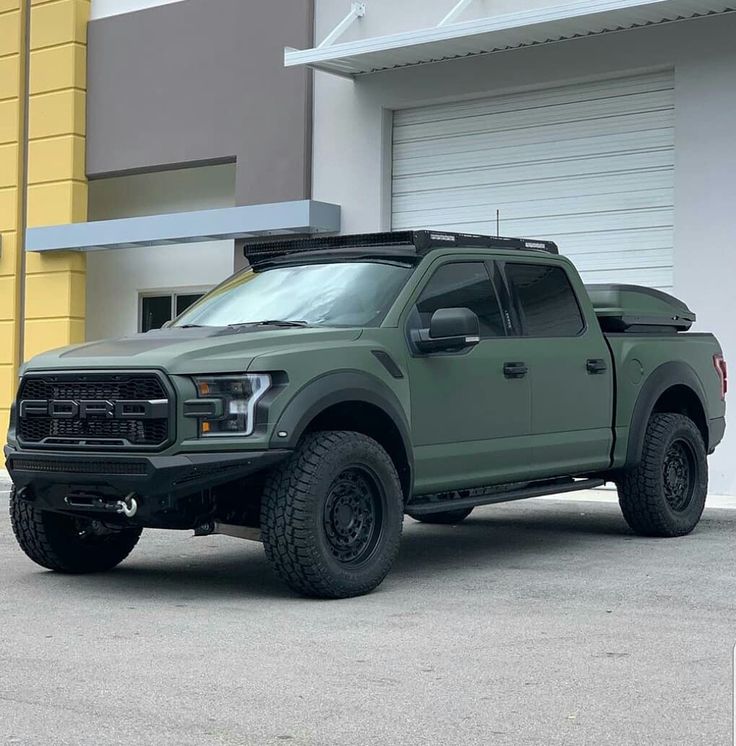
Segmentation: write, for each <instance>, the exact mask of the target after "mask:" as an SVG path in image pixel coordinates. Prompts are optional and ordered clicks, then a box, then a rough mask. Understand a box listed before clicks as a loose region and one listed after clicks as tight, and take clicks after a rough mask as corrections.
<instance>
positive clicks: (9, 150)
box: [0, 143, 18, 189]
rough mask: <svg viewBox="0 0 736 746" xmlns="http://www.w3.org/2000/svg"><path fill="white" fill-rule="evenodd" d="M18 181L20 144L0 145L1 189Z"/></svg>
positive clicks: (12, 185)
mask: <svg viewBox="0 0 736 746" xmlns="http://www.w3.org/2000/svg"><path fill="white" fill-rule="evenodd" d="M17 182H18V144H17V143H9V144H7V145H0V189H2V188H3V187H14V186H16V184H17Z"/></svg>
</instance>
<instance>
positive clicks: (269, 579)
mask: <svg viewBox="0 0 736 746" xmlns="http://www.w3.org/2000/svg"><path fill="white" fill-rule="evenodd" d="M550 507H551V506H545V508H542V509H541V510H539V509H538V510H536V511H535V510H534V509H529V508H524V509H522V510H520V509H519V508H518V507H517V508H513V509H511V510H509V509H508V508H507V510H506V513H504V511H503V510H502V509H500V508H499V507H495V508H493V509H479V510H478V511H477V512H476V513H474V514H473V515H472V516H471V517H470V518H468V519H467V520H466V521H465V522H463V523H461V524H459V525H456V526H436V525H428V524H419V523H417V522H416V521H414V520H412V519H411V518H408V517H407V518H406V521H405V524H404V536H403V540H402V545H401V552H400V555H399V559H398V561H397V563H396V565H395V566H394V568H393V570H392V572H391V574H390V575H389V581H392V582H391V585H392V586H393V588H394V589H396V588H397V587H400V584H401V582H402V581H403V582H408V583H411V581H412V579H414V580H416V579H419V578H421V579H422V581H423V582H424V581H426V580H427V579H430V578H431V577H432V576H437V577H438V578H440V577H442V578H444V580H447V578H448V576H452V575H453V574H459V573H460V572H461V571H463V570H466V569H467V568H468V567H469V566H472V567H474V568H476V569H478V568H484V569H487V570H488V572H493V571H494V570H498V569H502V568H505V569H509V568H523V567H525V566H527V565H529V561H530V560H531V559H532V558H534V559H535V561H537V562H539V561H546V562H549V561H554V560H555V559H556V557H559V560H560V562H564V561H568V560H569V555H570V551H571V550H574V549H575V546H580V551H581V552H583V551H586V549H585V544H588V543H592V542H595V543H596V544H600V543H601V542H602V541H603V542H606V543H621V544H623V543H624V542H627V541H645V540H641V539H637V537H634V536H633V535H631V533H630V531H629V530H628V528H627V527H626V525H625V523H624V522H623V519H622V518H621V516H620V514H619V513H618V509H617V508H616V507H615V506H612V507H611V506H605V507H604V506H596V507H595V508H594V509H581V508H579V507H578V509H572V510H571V506H565V507H564V508H563V509H560V510H551V509H550ZM587 551H589V548H588V549H587ZM34 580H37V581H38V582H42V583H44V584H46V583H48V584H55V585H56V584H60V585H63V586H64V587H65V588H66V589H69V590H73V591H74V592H75V593H78V592H85V593H90V594H94V595H97V594H104V595H105V596H106V597H107V598H108V599H112V598H115V597H117V599H118V601H121V600H124V601H126V602H130V603H131V604H134V605H137V604H139V603H147V602H149V601H151V600H152V599H157V600H158V599H163V600H165V601H167V602H174V603H176V602H181V603H185V604H186V603H187V602H194V601H203V600H208V599H220V600H222V599H227V598H230V599H233V600H235V599H238V600H243V599H247V598H272V599H279V598H282V599H287V598H290V599H295V598H297V597H296V596H295V595H294V594H292V593H291V592H290V591H289V590H288V589H287V588H285V586H284V585H283V584H282V583H281V582H280V581H279V580H278V578H277V577H276V576H275V574H274V573H273V572H272V571H271V568H270V567H269V565H268V562H267V561H266V558H265V556H264V553H263V550H262V548H261V546H260V545H258V544H255V543H251V542H242V543H241V542H240V541H239V540H236V539H229V538H226V537H208V538H207V539H190V538H189V537H188V535H183V534H179V533H173V532H172V533H168V532H167V533H166V534H163V533H156V532H153V531H151V532H147V533H144V536H143V538H142V540H141V543H140V545H139V548H137V549H136V550H134V552H133V554H132V555H131V557H130V558H129V559H128V560H127V561H126V562H124V563H123V564H122V565H120V566H119V567H118V568H116V569H115V570H114V571H112V572H110V573H107V574H104V575H87V576H75V577H71V578H70V577H69V576H60V575H55V574H53V573H39V574H37V575H36V576H35V578H34ZM396 581H399V583H398V584H397V583H396Z"/></svg>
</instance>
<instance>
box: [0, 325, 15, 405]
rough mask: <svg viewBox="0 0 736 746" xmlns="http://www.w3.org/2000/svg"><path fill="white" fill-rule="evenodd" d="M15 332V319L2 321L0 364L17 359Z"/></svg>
mask: <svg viewBox="0 0 736 746" xmlns="http://www.w3.org/2000/svg"><path fill="white" fill-rule="evenodd" d="M15 333H16V324H15V321H0V364H5V365H12V364H13V363H14V361H15ZM8 403H10V402H8Z"/></svg>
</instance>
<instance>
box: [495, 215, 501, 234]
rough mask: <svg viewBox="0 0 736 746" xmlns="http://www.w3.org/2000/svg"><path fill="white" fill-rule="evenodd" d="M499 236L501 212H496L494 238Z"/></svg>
mask: <svg viewBox="0 0 736 746" xmlns="http://www.w3.org/2000/svg"><path fill="white" fill-rule="evenodd" d="M500 235H501V211H500V210H496V238H498V237H499V236H500Z"/></svg>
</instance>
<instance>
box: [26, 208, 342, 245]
mask: <svg viewBox="0 0 736 746" xmlns="http://www.w3.org/2000/svg"><path fill="white" fill-rule="evenodd" d="M339 231H340V206H339V205H333V204H330V203H328V202H317V201H315V200H311V199H305V200H298V201H296V202H274V203H272V204H265V205H244V206H242V207H223V208H219V209H216V210H197V211H195V212H176V213H169V214H165V215H144V216H142V217H136V218H118V219H116V220H96V221H91V222H89V223H68V224H66V225H48V226H43V227H39V228H29V229H28V230H27V231H26V251H38V252H45V251H99V250H104V249H128V248H132V247H136V246H168V245H170V244H179V243H202V242H205V241H221V240H228V239H239V238H256V237H264V236H265V237H268V236H291V235H298V234H303V233H339Z"/></svg>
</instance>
